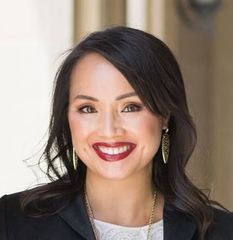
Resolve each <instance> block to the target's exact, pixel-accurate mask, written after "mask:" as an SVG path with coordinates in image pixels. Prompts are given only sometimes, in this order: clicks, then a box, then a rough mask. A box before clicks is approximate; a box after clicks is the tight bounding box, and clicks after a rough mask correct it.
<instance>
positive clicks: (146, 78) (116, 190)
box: [0, 27, 233, 240]
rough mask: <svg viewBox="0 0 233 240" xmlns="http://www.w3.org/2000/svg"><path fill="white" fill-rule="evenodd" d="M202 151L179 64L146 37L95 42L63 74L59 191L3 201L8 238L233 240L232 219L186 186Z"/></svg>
mask: <svg viewBox="0 0 233 240" xmlns="http://www.w3.org/2000/svg"><path fill="white" fill-rule="evenodd" d="M195 143H196V132H195V127H194V124H193V122H192V118H191V116H190V114H189V111H188V107H187V102H186V96H185V89H184V84H183V80H182V76H181V72H180V70H179V66H178V65H177V62H176V60H175V58H174V57H173V55H172V53H171V52H170V50H169V49H168V47H167V46H166V45H165V44H164V43H163V42H161V41H160V40H159V39H157V38H155V37H154V36H152V35H150V34H148V33H145V32H143V31H140V30H136V29H132V28H127V27H115V28H111V29H107V30H105V31H101V32H96V33H92V34H90V35H89V36H88V37H87V38H86V39H84V40H83V41H82V42H81V43H80V44H79V45H78V46H76V47H75V48H74V49H73V50H72V51H71V53H70V54H69V55H68V57H67V58H66V59H65V61H64V63H63V64H62V66H61V68H60V69H59V71H58V74H57V78H56V82H55V90H54V98H53V109H52V116H51V121H50V132H49V138H48V142H47V145H46V148H45V151H44V158H45V159H46V160H47V164H48V171H47V174H48V176H49V177H50V179H51V183H49V184H47V185H44V186H40V187H37V188H34V189H32V190H28V191H24V192H22V193H17V194H13V195H9V196H4V197H2V199H1V203H0V238H1V240H6V239H7V240H13V239H17V240H21V239H23V240H29V239H30V240H32V239H56V240H60V239H62V240H64V239H69V240H73V239H76V240H77V239H79V240H84V239H88V240H92V239H101V240H102V239H111V240H114V239H115V240H116V239H134V240H135V239H140V240H142V239H154V240H161V239H165V240H172V239H179V240H188V239H200V240H203V239H211V240H212V239H233V216H232V214H231V213H229V212H227V211H223V210H217V209H216V208H213V207H212V206H211V205H213V202H211V201H210V200H209V199H208V198H207V197H206V196H205V195H204V194H203V193H202V192H201V191H200V190H198V189H197V188H196V187H195V186H194V185H193V184H192V183H191V182H190V181H189V179H188V178H187V176H186V174H185V166H186V164H187V162H188V160H189V158H190V155H191V153H192V152H193V149H194V146H195Z"/></svg>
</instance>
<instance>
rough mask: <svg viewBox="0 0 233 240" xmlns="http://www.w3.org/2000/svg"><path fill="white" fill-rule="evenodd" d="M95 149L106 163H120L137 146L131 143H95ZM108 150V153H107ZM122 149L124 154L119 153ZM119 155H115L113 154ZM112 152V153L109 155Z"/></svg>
mask: <svg viewBox="0 0 233 240" xmlns="http://www.w3.org/2000/svg"><path fill="white" fill-rule="evenodd" d="M92 146H93V149H94V150H95V152H96V153H97V155H98V156H99V157H100V158H101V159H103V160H104V161H109V162H113V161H120V160H122V159H124V158H126V157H127V156H128V155H129V154H130V153H131V152H132V151H133V150H134V148H135V147H136V144H134V143H130V142H115V143H105V142H97V143H94V144H93V145H92ZM106 148H107V151H106ZM122 148H123V149H124V151H123V152H119V150H120V149H121V150H122ZM114 151H115V152H117V153H113V152H114ZM109 152H111V153H109Z"/></svg>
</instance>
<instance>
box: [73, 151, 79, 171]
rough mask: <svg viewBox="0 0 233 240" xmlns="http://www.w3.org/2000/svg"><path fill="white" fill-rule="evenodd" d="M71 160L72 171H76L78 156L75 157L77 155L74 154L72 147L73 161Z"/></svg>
mask: <svg viewBox="0 0 233 240" xmlns="http://www.w3.org/2000/svg"><path fill="white" fill-rule="evenodd" d="M72 160H73V167H74V170H77V168H78V156H77V154H76V152H75V149H74V147H73V159H72Z"/></svg>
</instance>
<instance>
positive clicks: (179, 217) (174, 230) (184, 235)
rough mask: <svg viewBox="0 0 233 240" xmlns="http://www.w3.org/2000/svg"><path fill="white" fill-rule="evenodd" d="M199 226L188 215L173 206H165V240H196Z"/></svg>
mask: <svg viewBox="0 0 233 240" xmlns="http://www.w3.org/2000/svg"><path fill="white" fill-rule="evenodd" d="M196 231H197V226H196V224H195V222H194V220H193V219H192V218H191V217H190V216H189V215H187V214H185V213H182V212H180V211H178V210H176V209H175V208H174V207H173V206H171V205H169V204H166V203H165V206H164V240H173V239H179V240H190V239H194V237H195V233H196Z"/></svg>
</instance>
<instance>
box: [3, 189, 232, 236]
mask: <svg viewBox="0 0 233 240" xmlns="http://www.w3.org/2000/svg"><path fill="white" fill-rule="evenodd" d="M64 201H65V200H56V201H54V202H53V204H54V205H55V206H56V207H59V206H61V204H64ZM66 203H68V202H67V201H66ZM214 213H215V222H216V224H215V226H214V227H213V228H212V229H210V230H209V231H208V233H207V235H206V237H205V240H233V214H230V213H226V212H223V211H221V210H217V209H215V210H214ZM195 239H197V226H196V224H195V222H194V221H193V219H192V218H191V217H189V215H187V214H184V213H181V212H179V211H177V210H176V209H174V208H173V207H171V206H169V205H168V204H165V207H164V240H195ZM0 240H95V237H94V234H93V231H92V228H91V223H90V221H89V217H88V215H87V212H86V208H85V203H84V199H83V195H82V194H79V195H77V197H76V199H75V200H73V201H72V202H69V203H68V205H67V206H66V207H65V208H64V209H63V210H61V211H60V212H59V213H56V214H54V215H52V216H46V217H40V218H32V217H28V216H26V215H25V214H24V213H23V212H22V211H21V210H20V206H19V193H16V194H12V195H5V196H3V197H2V198H1V199H0Z"/></svg>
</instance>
